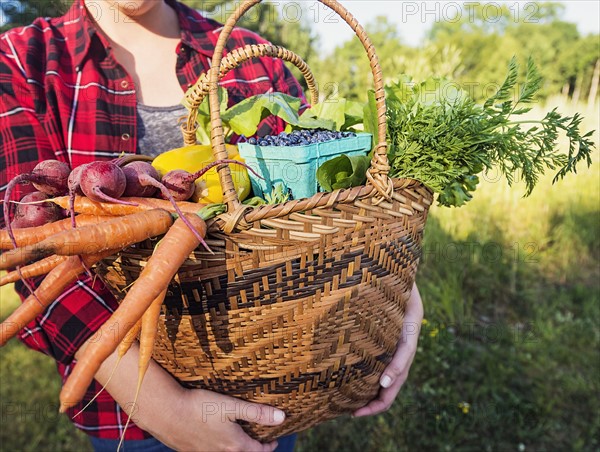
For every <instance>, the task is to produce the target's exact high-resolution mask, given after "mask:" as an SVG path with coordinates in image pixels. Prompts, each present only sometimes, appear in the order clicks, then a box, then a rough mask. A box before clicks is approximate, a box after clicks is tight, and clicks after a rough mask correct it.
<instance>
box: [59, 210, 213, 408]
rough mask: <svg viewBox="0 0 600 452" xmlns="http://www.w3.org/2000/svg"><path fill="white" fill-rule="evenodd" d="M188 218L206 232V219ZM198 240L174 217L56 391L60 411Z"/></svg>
mask: <svg viewBox="0 0 600 452" xmlns="http://www.w3.org/2000/svg"><path fill="white" fill-rule="evenodd" d="M188 220H189V221H190V222H192V224H193V225H194V227H195V228H196V229H197V230H198V232H200V234H201V235H205V234H206V223H204V221H203V220H202V219H201V218H200V217H198V216H197V215H189V216H188ZM199 244H200V241H199V240H198V238H197V237H196V236H195V235H194V234H193V233H192V232H191V231H190V229H189V228H188V227H187V226H186V225H185V223H184V222H183V221H182V220H181V218H178V219H177V221H175V223H174V224H173V227H171V229H169V231H168V232H167V233H166V234H165V236H164V237H163V239H162V240H161V242H160V244H159V246H157V248H156V249H155V251H154V254H153V255H152V256H151V257H150V259H148V262H147V264H146V266H145V267H144V270H143V271H142V273H141V274H140V276H139V277H138V279H137V281H136V282H135V283H134V285H133V286H131V288H130V289H129V292H128V293H127V295H126V296H125V298H124V299H123V301H122V302H121V304H120V305H119V308H118V309H117V310H116V311H115V312H114V313H113V314H112V316H111V318H110V319H109V320H108V321H107V322H106V323H105V324H104V325H102V327H101V328H100V330H99V332H100V334H99V335H98V340H97V341H95V342H93V343H90V344H89V346H88V347H87V348H86V350H85V353H84V354H83V356H82V357H81V358H80V360H79V362H78V363H77V365H76V366H75V368H74V369H73V372H72V373H71V375H70V376H69V378H68V379H67V381H66V383H65V385H64V386H63V388H62V391H61V393H60V401H61V407H60V411H61V412H64V411H65V410H66V409H67V408H69V407H71V406H73V405H75V404H77V403H78V402H79V401H80V400H81V399H82V398H83V396H84V394H85V391H86V389H87V387H88V386H89V384H90V383H91V381H92V379H93V378H94V375H95V374H96V372H97V371H98V368H99V367H100V365H101V364H102V363H103V362H104V360H105V359H106V358H107V357H108V356H109V355H110V354H111V353H112V352H113V351H114V350H115V348H116V347H117V345H118V344H119V342H121V340H123V338H124V337H125V335H126V334H127V332H128V331H129V329H131V327H132V325H134V324H135V323H136V322H137V321H138V320H139V319H140V318H141V317H142V315H143V314H144V312H145V311H146V309H148V307H149V306H150V305H151V304H152V302H153V301H154V300H155V299H156V298H157V297H158V295H159V294H160V293H161V292H162V291H163V290H165V289H166V288H167V287H168V285H169V283H170V282H171V280H172V279H173V277H174V276H175V274H176V273H177V270H178V269H179V267H181V265H182V264H183V263H184V262H185V260H186V259H187V258H188V256H189V255H190V253H191V252H192V251H193V250H194V249H195V248H196V247H197V246H198V245H199ZM115 332H116V333H115Z"/></svg>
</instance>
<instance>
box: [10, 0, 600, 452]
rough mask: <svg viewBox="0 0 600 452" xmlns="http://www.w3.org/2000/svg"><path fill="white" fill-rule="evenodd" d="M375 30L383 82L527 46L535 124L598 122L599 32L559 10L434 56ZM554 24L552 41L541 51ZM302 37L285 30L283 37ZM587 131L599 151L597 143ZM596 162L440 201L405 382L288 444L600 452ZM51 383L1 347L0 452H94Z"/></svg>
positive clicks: (487, 64)
mask: <svg viewBox="0 0 600 452" xmlns="http://www.w3.org/2000/svg"><path fill="white" fill-rule="evenodd" d="M216 3H222V2H216ZM384 22H385V21H383V22H380V23H379V24H374V25H372V27H375V28H372V29H374V30H375V31H381V33H380V34H379V35H377V36H376V37H375V39H374V40H375V41H377V40H379V41H380V44H377V42H376V47H377V48H382V54H383V55H384V57H383V62H384V65H387V70H386V72H385V73H386V74H397V73H399V72H401V71H402V70H404V69H405V68H407V67H408V68H411V69H413V70H414V71H416V72H420V74H429V73H432V72H438V73H444V74H445V75H450V76H453V77H456V78H457V79H460V80H461V81H463V82H464V81H468V80H475V81H477V80H488V81H489V80H496V81H498V80H500V79H501V77H502V75H503V73H504V70H505V68H506V64H505V63H506V61H507V60H508V58H509V57H510V56H511V55H512V53H517V54H519V56H520V57H524V56H526V50H527V49H521V48H520V47H521V46H522V45H523V46H524V44H523V43H521V42H520V41H519V40H518V39H520V38H519V37H522V36H526V37H527V38H528V39H529V40H530V41H532V42H531V43H529V44H528V45H529V46H530V48H533V47H535V49H537V50H535V51H536V52H538V53H539V54H540V58H541V59H542V63H541V64H540V65H541V66H542V69H543V70H544V71H545V73H546V75H547V77H548V83H547V85H546V88H545V92H544V98H545V103H544V104H540V106H539V107H538V108H536V110H535V111H534V112H532V115H537V116H540V115H541V114H542V113H543V112H545V111H547V110H549V109H550V108H552V107H554V106H558V107H559V110H560V111H561V112H565V113H568V114H573V113H575V112H576V111H579V112H581V113H582V114H583V115H584V116H585V117H586V120H585V121H584V124H583V129H585V130H591V129H596V130H598V128H599V127H600V118H599V115H598V103H597V92H596V93H593V92H592V91H593V89H594V83H596V84H597V83H598V81H597V79H596V81H595V82H594V68H595V64H596V65H597V63H596V61H597V60H598V57H599V51H598V37H597V35H596V36H591V37H589V39H588V37H581V36H577V35H573V33H572V30H573V27H570V25H573V24H570V25H569V24H565V23H564V22H561V21H560V13H558V15H557V14H556V13H554V16H552V15H550V16H546V18H545V21H542V22H541V23H540V24H538V25H539V26H538V28H535V27H534V28H531V27H533V25H531V24H521V25H519V24H517V25H519V26H523V27H526V28H522V29H520V30H512V31H511V29H510V27H509V28H508V31H506V30H499V29H497V28H498V27H497V26H494V27H495V28H494V27H491V26H490V27H487V28H486V25H489V24H486V23H485V21H483V22H482V23H480V24H479V25H478V27H479V28H477V27H475V26H473V27H472V29H462V31H460V33H463V34H462V35H460V34H459V35H457V34H456V33H458V32H457V30H456V29H452V27H451V26H450V25H448V26H447V27H446V26H439V27H438V30H437V33H438V36H442V38H443V40H444V42H450V41H452V42H453V43H455V44H456V43H458V42H464V43H465V45H464V46H463V47H460V48H459V47H446V46H441V47H439V46H438V47H436V40H435V36H434V35H432V40H431V41H429V43H428V44H426V45H424V47H423V48H422V49H412V50H411V49H406V48H402V58H400V57H398V58H395V54H399V53H400V52H398V48H399V47H398V46H401V43H400V44H398V45H396V44H394V43H393V42H392V38H391V37H390V36H391V35H390V33H391V34H392V35H393V30H391V31H390V30H389V29H386V28H385V27H384V25H385V24H384ZM14 23H16V22H14ZM517 25H515V27H516V26H517ZM542 26H546V28H540V27H542ZM290 27H291V26H290ZM492 28H493V29H492ZM309 29H310V27H309ZM269 30H277V27H271V28H269ZM557 30H562V33H563V35H560V34H557V36H559V38H560V39H558V38H557V39H558V40H556V41H553V42H554V44H552V42H550V43H547V42H546V40H545V38H548V39H547V40H548V41H550V38H549V37H550V36H553V35H551V33H555V32H556V33H558V31H557ZM280 31H281V30H280ZM305 31H306V30H305ZM575 31H576V30H575ZM301 32H304V31H302V29H297V28H293V27H291V30H290V31H289V34H288V35H286V36H288V39H292V38H289V36H293V33H301ZM524 32H527V33H529V34H523V33H524ZM274 33H275V32H274ZM444 33H446V34H444ZM477 33H479V34H477ZM309 34H310V33H309ZM565 36H567V37H568V39H570V41H569V40H568V39H567V38H565ZM276 37H277V36H276V34H275V38H276ZM442 38H439V39H440V40H442ZM450 38H452V39H450ZM534 38H535V39H534ZM272 39H273V40H275V39H274V38H272ZM294 39H296V41H297V42H300V41H298V39H297V38H294ZM540 43H543V45H542V44H540ZM557 43H562V44H560V45H559V44H557ZM309 44H310V46H313V47H310V48H308V49H305V51H303V50H302V49H300V50H299V49H298V48H297V46H296V47H294V45H290V46H289V47H290V48H293V49H294V50H296V51H298V53H300V54H302V55H306V54H307V53H308V54H309V56H310V55H312V57H311V58H313V60H312V63H314V66H315V67H316V68H317V70H316V71H315V72H316V73H317V75H319V69H320V70H321V73H322V74H323V75H324V77H325V80H327V77H328V76H331V77H336V76H337V77H338V78H339V77H342V78H343V80H339V81H340V83H341V88H340V89H341V93H342V94H345V93H346V92H348V91H349V92H355V91H356V92H364V89H366V86H368V78H364V77H363V78H362V79H361V78H360V76H361V74H363V73H364V70H363V69H361V68H362V66H361V65H362V64H364V63H365V61H363V60H357V62H355V64H356V65H357V66H356V67H358V68H359V69H358V70H357V71H355V72H353V73H352V74H350V75H347V74H346V75H340V72H339V71H338V72H337V75H336V74H333V72H335V71H337V70H338V68H339V67H340V65H341V64H342V62H340V61H337V62H336V63H335V64H332V62H331V61H327V60H320V59H319V58H318V57H317V56H315V53H314V46H315V45H316V43H314V42H313V43H310V42H309ZM538 44H539V45H538ZM456 45H457V46H458V44H456ZM469 45H470V46H471V47H469ZM478 45H479V47H477V46H478ZM576 46H579V47H577V48H576ZM559 47H560V48H559ZM311 49H312V50H311ZM494 49H495V52H496V53H494V51H492V50H494ZM540 49H541V50H540ZM577 49H579V50H577ZM311 52H313V53H311ZM344 52H345V53H344ZM353 52H360V50H358V51H357V50H356V47H355V46H354V44H348V45H347V46H344V48H342V49H339V54H341V55H352V54H353ZM444 52H445V53H444ZM568 52H571V53H572V54H571V55H570V56H569V54H568ZM481 55H487V56H488V58H480V56H481ZM396 56H397V55H396ZM505 57H506V58H505ZM480 60H481V61H480ZM544 62H545V64H544ZM312 63H311V64H312ZM441 63H445V64H441ZM384 69H385V68H384ZM413 73H414V72H413ZM415 75H419V74H415ZM470 77H471V78H470ZM478 77H479V78H478ZM361 90H362V91H361ZM591 94H593V96H592V95H591ZM594 137H595V140H596V146H597V147H598V133H596V134H595V135H594ZM562 145H563V146H564V142H562ZM598 155H599V154H598V152H596V154H595V155H594V163H593V165H592V167H590V168H583V167H581V170H580V171H579V173H578V174H577V175H576V176H570V177H568V178H567V179H565V180H564V181H561V182H559V183H557V184H555V185H552V184H551V179H552V177H551V175H548V176H547V177H545V178H544V179H543V180H542V181H541V182H540V184H539V185H538V187H537V188H536V190H535V191H534V193H533V195H532V196H531V197H529V198H525V199H523V198H522V194H523V191H524V190H523V186H521V185H519V184H517V185H515V186H514V187H512V188H508V187H507V186H506V183H505V181H504V180H498V179H497V177H496V176H495V175H494V174H488V175H487V176H486V177H485V179H486V181H485V182H483V183H482V185H481V187H480V188H479V189H478V190H477V192H476V193H475V199H474V200H473V201H471V202H470V203H468V205H467V206H465V207H462V208H460V209H446V208H440V207H434V208H433V209H432V211H431V216H430V218H429V220H428V224H427V228H426V231H425V248H424V254H423V259H422V262H421V266H420V269H419V274H418V284H419V287H420V290H421V294H422V297H423V301H424V304H425V317H426V321H425V322H424V326H423V330H422V334H421V339H420V345H419V351H418V354H417V356H416V359H415V363H414V365H413V367H412V370H411V375H410V377H409V380H408V382H407V383H406V385H405V386H404V388H403V389H402V391H401V394H400V396H399V397H398V399H397V400H396V403H395V404H394V406H393V407H392V409H391V410H390V411H389V412H387V413H386V414H384V415H381V416H377V417H372V418H364V419H350V418H347V417H346V418H340V419H338V420H336V421H333V422H329V423H326V424H324V425H321V426H319V427H317V428H314V429H312V430H311V431H308V432H304V433H302V434H301V435H300V439H299V444H298V450H300V451H316V450H324V451H329V450H331V451H333V450H344V451H361V452H367V451H395V450H406V449H409V448H410V449H414V450H461V451H475V450H477V451H480V450H490V451H492V450H493V451H496V450H512V451H514V450H519V451H523V450H536V451H537V450H575V451H579V450H581V451H583V450H586V451H588V450H589V451H592V450H598V449H599V448H600V380H599V375H600V354H599V350H600V329H599V325H600V285H599V284H600V283H599V281H600V237H599V235H600V234H599V232H600V229H599V226H600V173H599V171H600V165H599V163H600V162H599V157H598ZM0 296H1V304H0V309H1V310H0V317H2V318H4V317H5V316H6V315H7V314H8V313H9V312H10V311H11V310H12V309H14V307H15V306H16V305H17V300H16V297H15V296H14V295H13V293H12V292H11V289H10V288H7V287H5V288H2V289H1V292H0ZM59 388H60V381H59V378H58V376H57V374H56V371H55V367H54V362H53V361H52V360H51V359H50V358H48V357H45V356H43V355H41V354H38V353H33V352H31V351H30V350H27V349H26V348H25V347H24V346H23V345H21V344H20V343H18V342H16V341H12V342H11V343H10V344H9V345H7V346H6V347H5V348H4V349H2V350H0V450H7V451H8V450H27V451H34V450H35V451H39V450H65V451H71V450H89V449H90V447H89V445H88V442H87V439H86V438H85V435H83V434H81V433H80V432H76V431H75V429H74V428H73V427H72V426H71V424H70V422H69V421H68V420H67V418H66V417H64V416H59V415H58V414H57V413H56V409H57V400H58V393H59Z"/></svg>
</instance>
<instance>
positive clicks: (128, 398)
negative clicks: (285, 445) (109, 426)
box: [78, 344, 285, 452]
mask: <svg viewBox="0 0 600 452" xmlns="http://www.w3.org/2000/svg"><path fill="white" fill-rule="evenodd" d="M84 347H85V346H84ZM84 347H82V350H83V348H84ZM80 352H81V350H80V351H79V352H78V353H80ZM138 356H139V350H138V346H137V344H134V345H132V347H131V349H130V350H129V351H128V352H127V353H126V354H125V356H124V357H123V358H122V359H121V362H120V363H119V366H118V367H117V369H116V370H115V373H114V375H113V376H112V378H110V375H111V372H112V369H113V366H114V364H115V361H116V353H113V355H111V356H110V357H109V358H108V359H107V360H106V361H105V362H104V363H103V364H102V366H101V368H100V370H99V371H98V373H97V374H96V380H98V381H99V382H100V383H101V384H106V383H107V381H108V380H109V378H110V381H109V382H108V384H107V386H106V389H107V391H108V392H109V393H110V395H112V396H113V398H114V399H115V400H116V401H117V403H119V405H120V406H121V407H122V408H123V409H125V411H126V412H127V413H129V414H130V415H131V419H132V421H134V422H135V423H136V424H137V425H138V426H139V427H140V428H141V429H143V430H145V431H147V432H148V433H150V434H151V435H152V436H154V437H155V438H156V439H158V440H159V441H161V442H163V443H164V444H166V445H167V446H169V447H171V448H172V449H175V450H179V451H203V450H206V451H261V452H270V451H273V450H274V449H275V447H277V442H276V441H273V442H271V443H269V444H261V443H260V442H258V441H256V440H254V439H252V438H250V436H248V435H247V434H246V433H245V432H244V430H243V429H242V427H241V426H240V425H239V424H238V423H236V420H244V421H248V422H254V423H258V424H261V425H277V424H281V422H283V420H284V419H285V414H284V412H283V411H281V410H278V409H276V408H273V407H270V406H267V405H259V404H256V403H250V402H246V401H243V400H239V399H235V398H233V397H229V396H225V395H222V394H218V393H216V392H211V391H205V390H202V389H185V388H183V387H181V386H180V385H179V383H177V381H175V379H174V378H173V377H172V376H171V375H169V374H168V373H167V372H166V371H165V370H164V369H163V368H162V367H160V366H159V365H158V364H157V363H156V362H155V361H151V362H150V367H149V368H148V371H147V372H146V376H145V378H144V382H143V383H142V387H141V390H140V394H139V396H138V400H137V402H136V403H135V405H134V404H133V397H134V394H135V389H136V385H137V372H138Z"/></svg>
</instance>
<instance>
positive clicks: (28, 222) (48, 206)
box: [12, 191, 64, 228]
mask: <svg viewBox="0 0 600 452" xmlns="http://www.w3.org/2000/svg"><path fill="white" fill-rule="evenodd" d="M46 199H49V196H48V195H46V194H44V193H42V192H41V191H35V192H33V193H29V194H28V195H25V196H23V198H22V199H21V202H20V203H19V204H17V208H16V210H15V217H14V219H13V222H12V226H13V227H21V228H32V227H35V226H42V225H44V224H46V223H52V222H54V221H57V220H62V219H63V218H64V215H63V211H62V209H61V208H60V207H58V206H56V205H55V204H53V203H49V202H43V203H39V202H38V201H44V200H46ZM28 203H35V204H28ZM16 225H18V226H16Z"/></svg>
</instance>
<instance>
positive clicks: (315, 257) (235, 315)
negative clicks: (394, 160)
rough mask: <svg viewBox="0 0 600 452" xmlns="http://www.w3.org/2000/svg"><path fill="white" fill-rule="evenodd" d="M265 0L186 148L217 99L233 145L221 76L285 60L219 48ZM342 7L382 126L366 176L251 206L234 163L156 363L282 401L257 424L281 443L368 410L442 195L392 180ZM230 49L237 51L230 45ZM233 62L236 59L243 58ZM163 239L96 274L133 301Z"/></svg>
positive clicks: (163, 331) (205, 86) (195, 384)
mask: <svg viewBox="0 0 600 452" xmlns="http://www.w3.org/2000/svg"><path fill="white" fill-rule="evenodd" d="M258 2H259V0H250V1H246V2H243V3H242V5H241V7H240V8H239V9H238V11H236V12H235V13H234V14H232V17H231V18H230V20H228V21H227V22H226V24H225V26H224V28H223V30H222V31H221V36H220V38H219V42H218V43H217V46H216V50H215V57H214V58H213V62H212V66H211V67H213V68H221V71H216V70H211V71H209V74H207V75H206V76H203V77H201V78H200V80H199V81H198V83H197V85H196V88H197V89H195V90H192V91H193V93H192V95H191V98H190V99H188V104H191V113H190V118H188V124H187V125H185V126H184V127H183V129H184V136H185V137H186V143H187V144H193V142H194V140H195V138H193V137H194V136H195V135H194V134H195V127H196V126H195V122H194V120H193V118H195V111H196V109H197V108H198V105H199V103H200V102H201V101H202V99H203V98H204V97H205V96H206V95H207V93H208V95H209V97H210V101H211V114H213V113H214V115H215V118H213V121H212V126H213V137H212V139H213V151H214V153H215V158H217V159H218V158H223V156H224V155H226V151H225V148H224V141H223V133H222V126H221V122H220V118H219V113H218V108H216V110H217V111H216V112H215V108H214V105H217V106H218V99H217V98H216V96H217V93H216V86H217V83H218V80H219V78H220V77H222V76H223V74H224V73H225V72H226V71H227V70H229V69H231V68H232V67H234V65H235V64H237V63H241V62H242V61H245V60H246V59H248V58H252V57H255V56H260V55H269V56H279V57H284V58H285V59H287V60H288V61H291V62H293V63H294V64H296V65H297V66H298V67H301V68H302V73H303V75H304V76H305V78H306V79H307V81H309V80H310V81H311V82H310V86H311V96H312V97H313V101H314V98H315V96H316V95H317V94H316V87H315V85H314V83H313V81H312V74H311V73H310V71H309V70H308V68H307V67H306V65H305V63H304V62H303V61H302V60H301V59H300V58H298V57H297V56H295V55H294V54H292V53H291V52H289V51H286V50H285V49H281V48H275V47H269V46H263V47H262V48H259V47H258V46H254V47H253V48H252V49H250V48H244V49H242V50H240V51H238V52H236V53H235V56H232V57H226V58H225V59H224V60H223V61H221V56H222V52H223V48H224V45H225V41H226V39H227V36H228V33H230V31H231V30H232V29H233V26H234V25H235V23H236V22H237V20H238V19H239V17H241V15H242V14H243V13H244V12H246V11H247V10H248V9H249V8H250V7H251V6H253V5H254V4H256V3H258ZM322 3H324V4H326V5H328V6H330V7H332V8H333V9H334V10H335V11H336V12H337V13H338V14H340V16H342V17H343V18H344V19H345V20H346V22H348V23H349V24H350V25H351V26H352V28H353V29H354V30H355V31H356V33H357V35H358V37H359V39H360V40H361V42H363V44H364V46H365V49H366V50H367V54H368V55H369V58H370V59H371V63H372V68H373V73H374V81H375V86H376V98H377V105H378V110H379V131H378V136H377V137H374V138H375V140H376V141H375V143H376V145H375V147H374V155H373V161H372V164H371V168H370V170H369V173H368V175H367V177H368V184H367V185H365V186H362V187H354V188H351V189H347V190H338V191H335V192H333V193H318V194H317V195H315V196H314V197H312V198H309V199H304V200H293V201H289V202H287V203H285V204H279V205H273V206H263V207H260V208H254V209H253V208H248V207H247V206H243V205H241V204H240V203H239V200H238V199H237V197H236V195H235V189H234V186H233V183H232V181H231V176H230V173H229V169H228V167H227V166H226V165H224V166H223V167H222V168H220V169H219V177H220V180H221V184H222V187H223V192H224V197H225V198H224V199H225V202H226V203H227V213H225V214H223V215H220V216H219V217H217V218H216V219H215V220H214V221H212V222H211V223H210V224H209V234H208V236H207V243H208V244H209V246H210V248H211V249H212V250H213V252H214V254H210V253H208V252H207V251H205V250H203V249H198V250H196V251H195V252H194V253H193V254H192V255H190V256H189V259H188V260H187V261H186V262H185V264H184V265H183V266H182V267H181V268H180V269H179V272H178V274H177V276H176V277H175V279H174V280H173V282H172V284H171V285H170V287H169V290H168V293H167V297H166V299H165V303H164V306H163V312H162V315H161V318H160V323H159V332H158V337H157V342H156V346H155V351H154V359H155V360H156V361H157V362H158V363H159V364H160V365H161V366H163V367H164V368H165V369H166V370H167V371H168V372H169V373H171V374H172V375H173V376H174V377H176V378H177V379H178V380H179V381H180V382H181V383H182V384H183V385H184V386H186V387H190V388H204V389H209V390H212V391H217V392H222V393H225V394H228V395H231V396H235V397H240V398H243V399H247V400H251V401H255V402H260V403H265V404H268V405H272V406H276V407H279V408H282V409H283V410H284V411H285V412H286V414H287V418H286V421H285V422H284V423H283V424H281V425H279V426H275V427H265V426H260V425H258V424H254V423H246V424H244V425H243V427H244V429H245V430H246V431H247V432H248V433H249V434H250V435H251V436H253V437H254V438H257V439H260V440H261V441H269V440H272V439H274V438H277V437H279V436H282V435H285V434H288V433H292V432H297V431H301V430H303V429H306V428H309V427H311V426H313V425H315V424H318V423H320V422H323V421H326V420H328V419H332V418H335V417H337V416H339V415H341V414H344V413H349V412H352V411H353V410H355V409H357V408H359V407H361V406H364V405H365V404H366V403H368V402H369V401H370V400H372V399H373V398H374V397H376V395H377V392H378V390H379V377H380V376H381V373H382V372H383V370H384V368H385V366H386V365H387V364H388V363H389V362H390V360H391V358H392V356H393V353H394V351H395V350H396V347H397V345H398V339H399V338H400V332H401V328H402V322H403V318H404V310H405V306H406V303H407V301H408V298H409V296H410V290H411V288H412V285H413V282H414V278H415V273H416V270H417V265H418V261H419V257H420V254H421V242H422V237H423V229H424V227H425V222H426V219H427V212H428V209H429V206H430V205H431V203H432V193H431V191H429V190H428V189H426V188H425V187H424V186H423V185H422V184H420V183H419V182H417V181H414V180H408V179H394V180H392V179H390V178H389V177H388V176H387V173H388V170H389V166H388V162H387V144H386V143H385V136H386V129H385V99H384V95H383V82H382V77H381V73H380V70H379V65H378V62H377V57H376V55H375V51H374V49H373V48H372V45H371V44H370V41H369V40H368V37H367V36H366V34H365V33H364V31H363V30H362V28H361V27H360V25H358V23H357V22H356V20H355V19H354V18H353V17H352V16H351V15H350V14H349V13H348V12H347V11H346V10H345V9H344V8H343V7H342V6H341V5H339V4H338V3H337V2H335V1H333V0H322ZM230 55H231V54H230ZM232 58H233V59H234V60H236V61H237V63H236V61H234V62H233V63H232ZM153 245H155V242H154V241H147V242H145V243H140V244H137V245H136V246H134V247H130V248H128V249H126V250H123V251H122V252H120V253H119V254H118V255H115V256H112V257H110V258H108V259H105V260H103V261H102V262H100V263H99V264H98V265H97V267H96V272H97V273H98V274H99V275H100V276H101V277H102V279H103V280H104V281H105V282H106V283H107V285H108V286H109V287H110V288H111V290H112V291H113V293H114V294H115V295H116V296H117V298H118V299H122V298H123V297H124V294H125V293H126V291H127V289H128V287H130V286H131V285H132V284H133V283H134V282H135V281H136V279H137V278H138V276H139V274H140V272H141V271H142V269H143V267H144V266H145V264H146V262H147V260H148V258H149V257H150V255H151V253H152V249H153Z"/></svg>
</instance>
